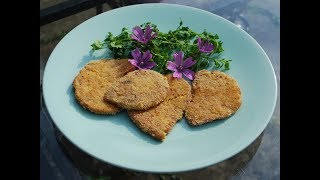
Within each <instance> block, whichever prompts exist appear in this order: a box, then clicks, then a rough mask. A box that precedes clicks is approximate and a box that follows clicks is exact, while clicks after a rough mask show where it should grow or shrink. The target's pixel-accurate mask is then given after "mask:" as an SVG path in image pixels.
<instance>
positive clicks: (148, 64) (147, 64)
mask: <svg viewBox="0 0 320 180" xmlns="http://www.w3.org/2000/svg"><path fill="white" fill-rule="evenodd" d="M131 55H132V57H133V58H134V59H129V60H128V61H129V62H130V63H131V64H132V65H133V66H135V67H137V68H139V69H151V68H153V67H154V66H155V65H157V64H156V63H155V62H152V61H149V60H150V59H151V58H152V54H151V53H150V51H149V50H148V51H146V52H144V53H143V55H142V56H141V52H140V50H139V48H136V49H135V50H133V51H131Z"/></svg>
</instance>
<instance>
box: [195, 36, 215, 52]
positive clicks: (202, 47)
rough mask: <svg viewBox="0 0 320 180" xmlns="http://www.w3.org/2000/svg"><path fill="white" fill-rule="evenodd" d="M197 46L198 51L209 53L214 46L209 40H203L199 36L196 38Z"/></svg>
mask: <svg viewBox="0 0 320 180" xmlns="http://www.w3.org/2000/svg"><path fill="white" fill-rule="evenodd" d="M198 48H199V51H200V52H203V53H209V52H211V51H212V50H213V49H214V46H213V44H211V43H209V41H206V42H203V41H201V38H198Z"/></svg>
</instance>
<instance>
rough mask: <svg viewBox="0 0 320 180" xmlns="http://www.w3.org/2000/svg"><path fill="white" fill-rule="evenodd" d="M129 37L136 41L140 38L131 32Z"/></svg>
mask: <svg viewBox="0 0 320 180" xmlns="http://www.w3.org/2000/svg"><path fill="white" fill-rule="evenodd" d="M131 38H132V39H134V40H136V41H140V39H139V38H138V37H137V36H136V35H134V34H131Z"/></svg>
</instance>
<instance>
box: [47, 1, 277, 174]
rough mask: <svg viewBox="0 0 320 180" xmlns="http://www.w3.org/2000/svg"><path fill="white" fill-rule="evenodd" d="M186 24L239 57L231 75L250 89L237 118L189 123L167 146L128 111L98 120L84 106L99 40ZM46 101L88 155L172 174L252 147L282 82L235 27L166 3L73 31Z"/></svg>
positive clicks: (58, 52)
mask: <svg viewBox="0 0 320 180" xmlns="http://www.w3.org/2000/svg"><path fill="white" fill-rule="evenodd" d="M180 18H181V19H182V20H183V22H184V25H185V26H189V27H190V28H192V29H193V30H195V31H197V32H202V31H203V30H204V29H206V30H207V31H209V32H212V33H217V34H218V35H219V37H220V39H221V40H222V41H223V45H224V49H225V51H224V54H223V56H224V57H227V58H230V59H232V62H231V66H230V67H231V69H230V70H229V71H227V73H228V74H229V75H231V76H233V77H234V78H235V79H236V80H237V81H238V83H239V85H240V87H241V91H242V100H243V103H242V106H241V107H240V109H239V110H238V111H237V113H236V114H234V115H233V116H232V117H230V118H228V119H225V120H219V121H216V122H212V123H209V124H206V125H202V126H199V127H191V126H189V125H188V123H187V122H186V120H185V119H182V120H181V121H179V122H178V123H177V124H176V125H175V126H174V128H173V129H172V131H171V132H170V133H169V135H168V136H167V138H166V140H165V141H164V142H162V143H160V142H158V141H156V140H154V139H153V138H151V137H150V136H148V135H146V134H144V133H142V132H141V131H140V130H139V129H138V128H137V127H136V126H135V125H134V124H133V123H132V122H131V121H130V119H129V117H128V115H127V113H126V112H125V111H123V112H121V113H119V114H117V115H114V116H106V115H105V116H103V115H95V114H93V113H90V112H88V111H86V110H84V109H83V108H82V107H81V106H80V105H79V104H78V103H77V101H76V100H75V98H74V92H73V87H72V81H73V79H74V78H75V76H76V75H77V73H78V72H79V70H80V69H81V68H82V67H83V66H84V65H85V64H86V63H87V62H89V61H90V60H92V54H90V49H91V47H90V45H91V44H92V42H93V41H94V40H98V39H99V40H103V39H104V38H105V36H106V35H107V33H108V32H109V31H110V32H112V33H114V34H119V33H120V32H121V29H122V28H123V27H128V28H132V27H134V26H135V25H140V24H142V23H145V22H149V21H150V22H153V23H154V24H157V25H158V28H159V30H160V31H165V32H166V31H168V30H170V29H175V28H177V26H178V24H179V21H180ZM96 56H97V55H95V56H94V57H96ZM96 58H97V57H96ZM43 95H44V100H45V104H46V106H47V109H48V112H49V114H50V116H51V118H52V119H53V122H54V123H55V124H56V126H57V127H58V128H59V129H60V131H61V132H62V133H63V134H64V135H65V136H66V137H67V138H68V139H69V140H70V141H71V142H72V143H74V144H75V145H76V146H77V147H79V148H80V149H82V150H83V151H85V152H87V153H88V154H90V155H92V156H93V157H95V158H97V159H100V160H102V161H105V162H107V163H110V164H112V165H115V166H119V167H123V168H128V169H133V170H138V171H145V172H167V173H169V172H180V171H187V170H193V169H198V168H202V167H206V166H209V165H213V164H215V163H218V162H220V161H223V160H225V159H227V158H229V157H231V156H233V155H235V154H237V153H239V152H240V151H241V150H243V149H244V148H245V147H247V146H248V145H249V144H250V143H252V142H253V141H254V140H255V139H256V138H257V137H258V135H260V133H261V132H262V131H263V130H264V128H265V127H266V125H267V124H268V122H269V121H270V118H271V116H272V114H273V110H274V108H275V103H276V97H277V82H276V76H275V73H274V70H273V68H272V65H271V62H270V60H269V58H268V56H267V55H266V53H265V52H264V50H263V49H262V48H261V47H260V45H259V44H258V43H257V42H256V41H255V40H254V39H253V38H252V37H251V36H250V35H248V34H247V33H246V32H245V31H243V30H242V29H240V28H239V27H237V26H236V25H234V24H233V23H231V22H229V21H228V20H226V19H224V18H222V17H220V16H217V15H214V14H212V13H210V12H207V11H204V10H200V9H196V8H192V7H187V6H181V5H173V4H159V3H158V4H142V5H132V6H126V7H123V8H118V9H114V10H111V11H108V12H105V13H102V14H100V15H98V16H95V17H93V18H91V19H89V20H87V21H85V22H83V23H82V24H80V25H79V26H77V27H76V28H74V29H73V30H72V31H70V32H69V33H68V34H67V35H66V36H65V37H64V38H63V39H62V40H61V41H60V42H59V44H58V45H57V46H56V48H55V49H54V51H53V52H52V54H51V55H50V58H49V60H48V62H47V65H46V67H45V72H44V77H43Z"/></svg>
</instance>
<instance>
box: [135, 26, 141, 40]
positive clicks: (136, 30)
mask: <svg viewBox="0 0 320 180" xmlns="http://www.w3.org/2000/svg"><path fill="white" fill-rule="evenodd" d="M132 31H133V33H134V35H136V36H137V38H142V37H143V31H142V29H141V28H140V27H139V26H136V27H134V28H133V29H132Z"/></svg>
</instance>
